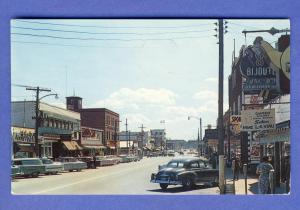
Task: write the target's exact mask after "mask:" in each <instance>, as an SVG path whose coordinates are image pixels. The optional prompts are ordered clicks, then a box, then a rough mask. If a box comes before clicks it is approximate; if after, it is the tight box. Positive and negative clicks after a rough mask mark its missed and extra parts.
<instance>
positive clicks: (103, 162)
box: [96, 156, 117, 166]
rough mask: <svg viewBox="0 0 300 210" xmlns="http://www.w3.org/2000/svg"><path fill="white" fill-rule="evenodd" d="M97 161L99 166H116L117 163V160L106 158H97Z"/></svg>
mask: <svg viewBox="0 0 300 210" xmlns="http://www.w3.org/2000/svg"><path fill="white" fill-rule="evenodd" d="M96 161H97V162H96V164H97V166H110V165H115V164H116V162H117V161H116V160H115V159H113V158H110V157H106V156H96Z"/></svg>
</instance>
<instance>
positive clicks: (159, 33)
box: [12, 26, 214, 35]
mask: <svg viewBox="0 0 300 210" xmlns="http://www.w3.org/2000/svg"><path fill="white" fill-rule="evenodd" d="M12 28H16V29H24V30H33V31H52V32H66V33H78V34H91V35H95V34H96V35H108V34H109V35H164V34H185V33H202V32H208V31H214V29H209V30H200V31H199V30H196V31H168V32H148V33H138V32H87V31H76V30H62V29H49V28H32V27H19V26H12Z"/></svg>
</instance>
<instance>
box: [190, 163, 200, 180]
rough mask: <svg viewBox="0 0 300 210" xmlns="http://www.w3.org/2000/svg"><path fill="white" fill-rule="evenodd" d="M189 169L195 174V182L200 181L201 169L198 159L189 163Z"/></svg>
mask: <svg viewBox="0 0 300 210" xmlns="http://www.w3.org/2000/svg"><path fill="white" fill-rule="evenodd" d="M189 171H190V172H191V173H193V174H195V180H194V181H195V183H198V182H199V181H201V180H200V179H201V170H200V166H199V162H198V161H192V162H190V164H189Z"/></svg>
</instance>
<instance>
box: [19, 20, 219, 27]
mask: <svg viewBox="0 0 300 210" xmlns="http://www.w3.org/2000/svg"><path fill="white" fill-rule="evenodd" d="M14 21H17V22H24V23H33V24H41V25H53V26H70V27H84V28H119V29H120V28H141V29H147V28H148V29H153V28H165V29H169V28H192V27H199V26H206V25H212V24H213V23H207V24H194V25H180V26H103V25H102V26H100V25H79V24H65V23H50V22H41V21H28V20H19V19H15V20H14Z"/></svg>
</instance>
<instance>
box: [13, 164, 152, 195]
mask: <svg viewBox="0 0 300 210" xmlns="http://www.w3.org/2000/svg"><path fill="white" fill-rule="evenodd" d="M149 165H153V163H151V164H147V165H146V166H149ZM143 167H145V165H142V166H137V167H134V168H132V167H131V168H129V169H125V170H122V171H119V172H115V173H110V174H106V175H102V176H96V177H92V178H89V179H84V180H81V181H77V182H73V183H70V184H66V185H61V186H57V187H54V188H51V189H46V190H42V191H38V192H34V193H30V194H32V195H36V194H42V193H45V192H50V191H54V190H58V189H63V188H66V187H70V186H73V185H77V184H81V183H84V182H89V181H91V180H94V179H99V178H103V177H107V176H113V175H118V174H122V173H124V172H127V171H131V170H134V169H139V168H143ZM149 176H150V175H149ZM18 195H21V194H18Z"/></svg>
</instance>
